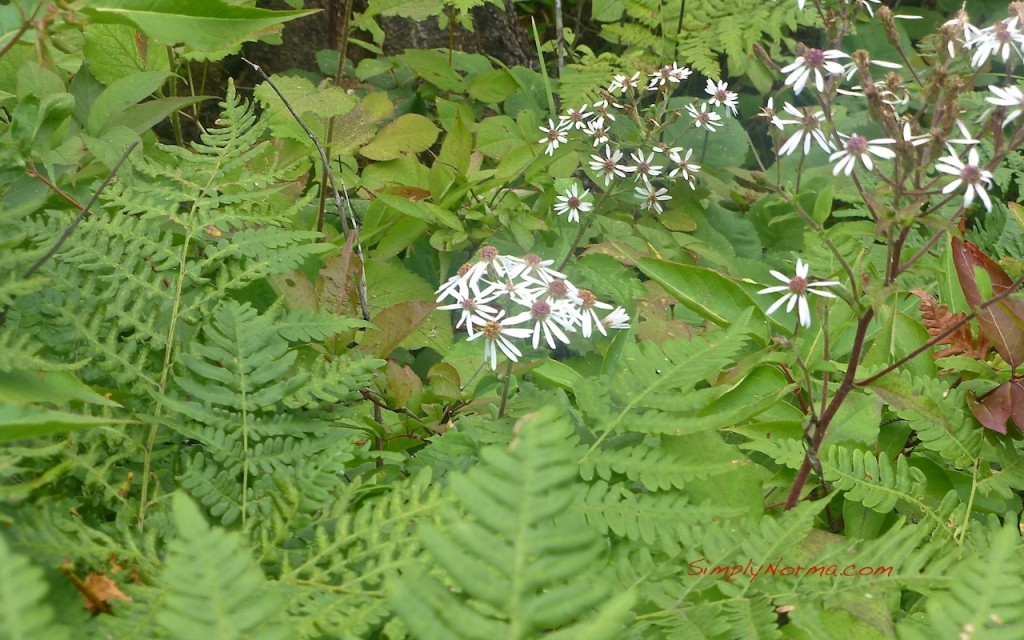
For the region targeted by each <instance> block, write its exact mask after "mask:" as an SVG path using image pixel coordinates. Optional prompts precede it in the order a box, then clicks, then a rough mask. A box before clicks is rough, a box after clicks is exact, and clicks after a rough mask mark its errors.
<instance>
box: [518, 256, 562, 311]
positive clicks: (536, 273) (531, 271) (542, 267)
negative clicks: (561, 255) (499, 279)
mask: <svg viewBox="0 0 1024 640" xmlns="http://www.w3.org/2000/svg"><path fill="white" fill-rule="evenodd" d="M553 264H555V261H554V260H544V259H543V258H541V257H540V256H539V255H537V254H536V253H528V254H526V255H525V256H523V257H522V258H518V259H517V261H516V264H515V266H512V267H510V268H509V270H508V277H509V278H511V279H512V280H515V279H516V278H519V277H523V278H529V279H532V280H539V281H541V282H543V283H545V284H547V283H549V282H551V281H552V280H564V279H565V277H566V276H565V274H564V273H562V272H561V271H555V270H554V269H552V268H551V265H553ZM524 306H526V305H524Z"/></svg>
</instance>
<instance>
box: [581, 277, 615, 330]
mask: <svg viewBox="0 0 1024 640" xmlns="http://www.w3.org/2000/svg"><path fill="white" fill-rule="evenodd" d="M598 309H604V310H606V311H611V309H612V305H610V304H608V303H606V302H601V301H600V300H598V299H597V296H595V295H594V293H593V292H592V291H590V290H589V289H580V333H582V334H583V337H584V338H589V337H590V334H591V333H593V330H594V329H597V330H598V331H600V332H601V335H603V336H606V335H608V333H607V332H606V331H605V327H604V325H603V324H602V323H601V318H599V317H598V316H597V310H598Z"/></svg>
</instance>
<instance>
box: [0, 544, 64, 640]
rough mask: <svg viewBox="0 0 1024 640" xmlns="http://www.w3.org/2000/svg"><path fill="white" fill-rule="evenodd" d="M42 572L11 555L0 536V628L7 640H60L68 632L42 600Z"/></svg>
mask: <svg viewBox="0 0 1024 640" xmlns="http://www.w3.org/2000/svg"><path fill="white" fill-rule="evenodd" d="M46 592H47V586H46V581H45V580H44V579H43V572H42V570H41V569H39V568H38V567H36V566H34V565H32V564H31V563H30V562H29V561H28V560H27V559H26V558H24V557H23V556H21V555H18V554H16V553H14V552H13V551H12V550H11V548H10V547H9V546H8V545H7V541H6V540H4V537H3V536H0V629H3V634H4V637H5V638H9V639H10V640H38V639H39V638H46V639H47V640H62V639H63V638H68V637H70V635H71V634H70V630H69V629H68V628H67V627H65V626H63V625H60V624H57V623H56V622H55V621H54V612H53V608H52V607H51V606H50V605H49V603H47V602H45V601H44V598H45V597H46Z"/></svg>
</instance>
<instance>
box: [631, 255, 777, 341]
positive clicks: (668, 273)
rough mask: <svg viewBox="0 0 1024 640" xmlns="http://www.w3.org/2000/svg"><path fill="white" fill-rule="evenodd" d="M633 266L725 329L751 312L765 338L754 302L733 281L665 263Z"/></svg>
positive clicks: (761, 315) (714, 273) (644, 262)
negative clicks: (748, 310)
mask: <svg viewBox="0 0 1024 640" xmlns="http://www.w3.org/2000/svg"><path fill="white" fill-rule="evenodd" d="M637 267H638V268H639V269H640V271H642V272H643V273H645V274H646V275H647V276H648V277H649V278H651V279H652V280H654V281H655V282H657V283H658V284H660V285H661V286H663V287H665V289H666V290H667V291H668V292H669V293H670V294H672V296H674V297H675V298H676V300H678V301H679V302H681V303H682V304H683V305H684V306H686V308H688V309H690V310H691V311H693V312H694V313H696V314H698V315H699V316H700V317H702V318H704V319H705V320H707V321H708V322H711V323H713V324H716V325H718V326H719V327H723V328H725V327H728V326H729V325H730V324H732V320H731V319H732V318H736V317H737V316H739V314H740V313H742V312H744V311H746V310H747V309H753V310H754V319H755V320H760V321H761V323H756V322H755V325H756V324H760V325H761V326H762V327H763V330H762V331H761V332H759V333H761V334H762V335H763V336H764V337H765V338H767V328H768V318H767V316H765V314H764V312H763V311H761V308H760V307H759V306H758V305H757V304H756V303H755V302H754V300H753V299H752V298H751V297H750V296H749V295H748V294H747V292H746V291H744V290H743V288H742V287H740V285H738V284H737V283H736V282H735V281H733V280H730V279H729V278H726V277H725V276H723V275H721V274H720V273H718V272H717V271H713V270H711V269H705V268H703V267H695V266H691V265H685V264H678V263H675V262H669V261H668V260H655V259H652V258H643V259H641V260H640V261H639V262H638V263H637Z"/></svg>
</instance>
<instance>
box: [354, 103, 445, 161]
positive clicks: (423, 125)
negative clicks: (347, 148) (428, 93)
mask: <svg viewBox="0 0 1024 640" xmlns="http://www.w3.org/2000/svg"><path fill="white" fill-rule="evenodd" d="M438 133H440V130H439V129H438V128H437V127H436V126H434V123H433V122H431V121H430V119H429V118H426V117H424V116H421V115H419V114H416V113H407V114H405V115H403V116H399V117H398V119H397V120H395V121H394V122H392V123H391V124H389V125H387V126H386V127H384V128H383V129H381V131H380V133H378V134H377V136H376V137H375V138H374V139H373V140H372V141H370V143H369V144H368V145H366V146H364V147H363V148H362V149H360V150H359V153H360V155H362V156H364V157H366V158H369V159H371V160H393V159H395V158H397V157H399V156H402V155H405V154H407V153H419V152H420V151H426V150H427V149H429V148H430V146H431V145H432V144H434V142H435V141H436V140H437V135H438Z"/></svg>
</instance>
